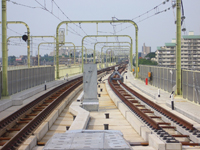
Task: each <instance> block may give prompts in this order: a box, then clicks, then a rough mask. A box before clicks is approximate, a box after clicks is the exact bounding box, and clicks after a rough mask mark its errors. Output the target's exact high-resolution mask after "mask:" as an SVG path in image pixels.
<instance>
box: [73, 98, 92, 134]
mask: <svg viewBox="0 0 200 150" xmlns="http://www.w3.org/2000/svg"><path fill="white" fill-rule="evenodd" d="M69 112H70V113H71V114H73V115H74V116H76V119H75V120H74V121H73V122H72V124H71V126H70V128H69V130H78V129H82V130H83V129H85V128H86V126H87V124H88V121H89V117H90V113H89V112H88V111H86V110H85V109H83V108H81V107H80V102H76V101H75V102H73V103H72V104H71V105H70V107H69Z"/></svg>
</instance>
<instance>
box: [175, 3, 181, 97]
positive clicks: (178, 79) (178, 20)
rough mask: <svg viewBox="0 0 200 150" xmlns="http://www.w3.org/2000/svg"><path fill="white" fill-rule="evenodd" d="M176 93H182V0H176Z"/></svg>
mask: <svg viewBox="0 0 200 150" xmlns="http://www.w3.org/2000/svg"><path fill="white" fill-rule="evenodd" d="M176 34H177V35H176V94H177V95H181V94H182V91H181V0H176Z"/></svg>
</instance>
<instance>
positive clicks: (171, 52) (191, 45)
mask: <svg viewBox="0 0 200 150" xmlns="http://www.w3.org/2000/svg"><path fill="white" fill-rule="evenodd" d="M156 59H157V62H158V65H160V66H163V67H173V68H175V67H176V39H172V42H171V43H165V46H161V47H157V51H156ZM181 68H185V69H195V70H200V35H194V32H189V34H188V35H183V36H182V39H181Z"/></svg>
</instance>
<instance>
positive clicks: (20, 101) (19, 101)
mask: <svg viewBox="0 0 200 150" xmlns="http://www.w3.org/2000/svg"><path fill="white" fill-rule="evenodd" d="M23 100H24V99H22V98H15V99H13V100H12V105H13V106H19V105H22V104H23Z"/></svg>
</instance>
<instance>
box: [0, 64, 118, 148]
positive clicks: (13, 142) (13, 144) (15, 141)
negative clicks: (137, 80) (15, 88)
mask: <svg viewBox="0 0 200 150" xmlns="http://www.w3.org/2000/svg"><path fill="white" fill-rule="evenodd" d="M113 67H115V66H113ZM113 67H109V68H105V69H102V70H99V71H98V74H100V73H102V72H104V71H108V70H110V69H113ZM74 82H76V84H74V85H72V84H73V83H74ZM80 84H82V76H81V77H78V78H75V79H73V80H70V81H69V82H67V83H65V84H62V85H60V86H58V87H56V88H55V89H53V90H50V91H49V92H47V93H46V94H44V95H42V96H40V97H39V98H37V99H36V100H35V101H32V102H31V103H29V104H27V105H26V106H24V107H23V108H21V109H19V110H18V111H17V112H16V113H13V114H11V115H10V116H8V117H7V118H5V119H3V120H2V121H1V122H0V125H2V124H3V126H1V127H2V129H1V131H2V130H4V129H5V130H7V129H8V127H10V128H11V126H9V125H10V124H11V123H13V122H14V123H16V122H17V120H19V119H20V118H21V117H22V115H24V113H25V112H27V111H28V110H31V111H32V107H33V106H34V107H35V106H36V105H37V104H38V103H40V102H41V101H42V100H45V99H46V98H48V97H50V96H51V95H53V94H54V93H58V91H59V90H60V91H62V92H63V93H62V94H60V95H59V96H58V95H56V96H54V97H55V99H54V100H53V102H52V103H51V104H50V105H48V106H47V107H46V108H45V109H44V110H42V111H41V112H40V113H39V114H37V116H36V117H35V118H33V119H32V120H31V121H30V122H29V123H28V124H26V125H25V126H24V127H23V128H22V129H20V131H19V132H18V133H17V134H16V135H15V136H13V137H12V138H11V139H10V140H9V141H7V142H6V143H5V144H4V145H3V146H2V147H1V150H10V149H16V148H17V147H18V146H19V145H20V143H22V142H23V141H24V139H26V137H27V136H28V135H29V134H30V133H32V131H33V130H35V129H36V128H37V127H38V126H39V125H40V124H41V122H42V121H43V120H44V119H45V118H46V117H47V116H48V115H49V114H50V113H51V112H52V111H53V109H54V108H55V107H56V106H58V104H60V102H61V101H62V100H63V99H64V98H65V97H66V96H67V95H68V94H70V92H72V91H73V90H74V89H75V88H76V87H78V86H79V85H80ZM67 85H70V86H69V87H67V88H68V89H67V90H66V91H63V88H66V86H67ZM52 93H53V94H52ZM57 96H58V97H57ZM38 105H39V104H38ZM2 132H3V131H2Z"/></svg>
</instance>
